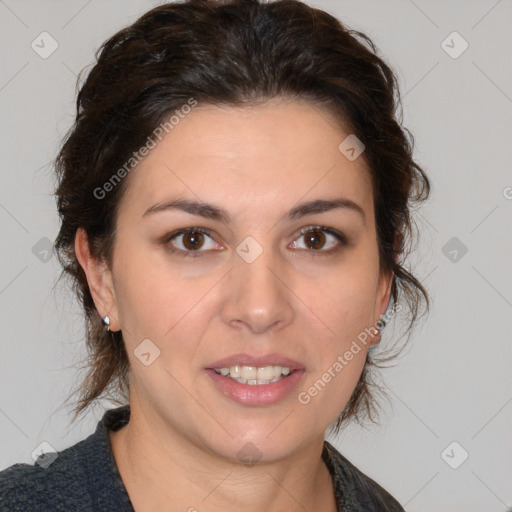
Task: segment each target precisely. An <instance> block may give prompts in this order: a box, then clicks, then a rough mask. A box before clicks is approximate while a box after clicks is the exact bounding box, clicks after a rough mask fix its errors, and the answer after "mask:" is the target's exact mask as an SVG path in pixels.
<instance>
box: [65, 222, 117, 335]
mask: <svg viewBox="0 0 512 512" xmlns="http://www.w3.org/2000/svg"><path fill="white" fill-rule="evenodd" d="M75 254H76V257H77V259H78V261H79V263H80V266H81V267H82V269H83V270H84V272H85V275H86V276H87V283H88V285H89V290H90V292H91V295H92V298H93V300H94V304H95V306H96V309H97V310H98V313H99V314H100V316H101V317H102V318H103V317H104V316H105V315H108V316H109V317H110V330H111V331H118V330H119V329H120V328H121V327H120V325H119V320H118V318H119V315H118V310H117V302H116V295H115V290H114V284H113V280H112V272H111V270H110V269H109V268H108V265H107V262H106V261H104V260H101V261H100V260H98V259H96V258H95V257H93V256H92V255H91V251H90V247H89V239H88V237H87V233H86V231H85V230H84V229H83V228H78V229H77V231H76V235H75Z"/></svg>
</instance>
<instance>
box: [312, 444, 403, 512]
mask: <svg viewBox="0 0 512 512" xmlns="http://www.w3.org/2000/svg"><path fill="white" fill-rule="evenodd" d="M322 457H323V458H324V460H325V462H326V464H327V467H328V468H329V471H330V472H331V475H332V477H333V482H334V487H335V493H336V500H337V502H338V503H340V504H341V505H342V506H343V507H344V509H345V508H346V509H347V510H353V511H354V512H355V511H357V512H359V511H360V512H371V511H375V512H377V511H378V512H404V509H403V507H402V506H401V505H400V503H399V502H398V501H397V500H396V499H395V498H394V497H393V496H391V494H390V493H389V492H387V491H386V490H385V489H384V488H383V487H381V486H380V485H379V484H378V483H377V482H375V480H372V479H371V478H370V477H369V476H367V475H365V474H364V473H363V472H362V471H361V470H359V469H358V468H357V467H356V466H354V464H352V463H351V462H350V461H349V460H348V459H347V458H345V457H344V456H343V455H342V454H341V453H340V452H339V451H338V450H336V448H335V447H334V446H333V445H332V444H330V443H329V442H328V441H325V442H324V450H323V454H322Z"/></svg>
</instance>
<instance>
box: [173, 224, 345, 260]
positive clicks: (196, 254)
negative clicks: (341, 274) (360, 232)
mask: <svg viewBox="0 0 512 512" xmlns="http://www.w3.org/2000/svg"><path fill="white" fill-rule="evenodd" d="M315 231H322V232H325V233H327V234H329V235H332V236H334V237H335V238H336V239H337V240H338V242H339V244H340V245H339V246H337V247H335V248H332V249H328V250H322V249H319V250H314V249H309V250H308V249H300V250H302V251H307V252H308V253H309V254H310V255H311V256H317V255H318V256H321V255H329V254H333V253H336V252H338V251H339V250H341V248H342V247H344V246H346V245H348V241H347V237H346V236H345V235H344V234H343V233H341V232H340V231H338V230H336V229H333V228H328V227H325V226H308V227H307V228H302V229H301V230H300V236H299V238H300V237H301V236H304V235H307V234H308V233H311V232H315ZM187 233H201V234H203V235H207V236H209V237H210V238H212V239H213V237H212V232H211V231H210V230H208V229H204V228H195V227H191V228H186V229H181V230H179V231H174V232H173V233H171V234H169V235H166V236H165V237H164V239H163V243H164V245H165V246H166V249H167V251H168V252H170V253H171V254H178V255H180V256H183V257H185V258H187V257H191V258H197V257H199V256H202V254H201V253H204V252H207V251H200V250H198V251H184V250H183V249H176V248H174V247H172V246H170V245H169V243H170V242H171V241H172V240H173V239H174V238H177V237H179V236H181V235H184V234H187Z"/></svg>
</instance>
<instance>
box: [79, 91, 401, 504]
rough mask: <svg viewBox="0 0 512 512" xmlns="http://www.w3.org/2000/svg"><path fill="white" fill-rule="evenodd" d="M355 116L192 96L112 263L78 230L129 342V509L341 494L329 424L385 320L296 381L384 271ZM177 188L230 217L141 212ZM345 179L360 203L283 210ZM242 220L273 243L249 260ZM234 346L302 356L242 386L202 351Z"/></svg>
mask: <svg viewBox="0 0 512 512" xmlns="http://www.w3.org/2000/svg"><path fill="white" fill-rule="evenodd" d="M348 134H349V132H346V131H344V130H343V129H342V128H341V127H340V126H339V125H338V124H336V123H335V121H334V119H333V118H331V117H330V115H329V114H328V113H327V112H325V111H323V110H321V109H320V108H319V107H317V106H315V107H313V106H312V105H310V104H308V103H305V102H298V101H292V100H287V101H277V100H272V101H269V102H266V103H265V104H263V105H260V106H257V107H251V108H249V107H244V108H241V107H222V108H220V107H217V106H197V107H195V108H194V109H193V110H192V112H191V113H190V114H188V115H187V116H186V117H185V118H184V119H182V120H181V121H180V122H179V124H178V125H177V126H175V127H174V129H173V130H172V131H170V132H169V134H168V135H166V136H165V138H163V139H162V141H161V142H160V143H158V145H157V146H156V147H155V148H154V149H152V150H151V151H150V153H149V155H148V156H147V157H146V159H145V160H144V161H143V162H142V163H141V164H140V165H139V166H138V168H137V169H136V170H134V171H132V173H131V174H130V176H129V178H127V179H129V183H128V184H127V185H128V186H127V190H126V192H125V194H124V196H123V198H122V200H121V203H120V208H119V212H118V218H117V233H116V240H115V245H114V252H113V261H112V265H111V266H108V265H107V264H106V263H105V262H104V261H98V260H95V259H94V258H92V257H91V255H90V253H89V250H88V243H87V236H86V234H85V232H84V231H83V230H82V229H80V230H78V232H77V237H76V241H75V250H76V254H77V256H78V259H79V261H80V264H81V265H82V267H83V268H84V270H85V272H86V274H87V278H88V282H89V286H90V289H91V293H92V295H93V298H94V301H95V304H96V307H97V309H98V312H99V313H100V315H101V316H104V315H107V314H108V315H109V316H110V318H111V329H112V330H113V331H117V330H119V329H121V330H122V332H123V338H124V342H125V345H126V347H127V353H128V356H129V359H130V367H131V372H130V407H131V419H130V422H129V424H128V425H127V426H126V427H124V428H123V429H121V430H119V431H117V432H115V433H111V442H112V449H113V453H114V457H115V460H116V463H117V465H118V467H119V470H120V473H121V476H122V478H123V481H124V483H125V486H126V488H127V490H128V493H129V495H130V498H131V499H132V503H133V505H134V507H135V509H136V510H137V512H144V511H146V510H147V511H150V510H189V509H191V507H194V508H195V509H197V510H198V511H201V510H206V509H207V510H209V511H216V510H232V509H233V504H236V505H238V508H239V509H240V510H244V511H248V512H251V511H262V510H265V511H277V510H289V511H294V510H304V509H306V510H315V509H316V510H318V509H324V510H335V502H334V497H333V484H332V479H331V477H330V474H329V472H328V470H327V467H326V466H325V464H324V462H323V461H322V459H321V452H322V446H323V440H324V434H325V431H326V429H327V428H328V426H329V425H330V424H331V423H332V422H333V421H334V420H335V419H336V418H337V416H338V415H339V414H340V412H341V411H342V409H343V407H344V406H345V405H346V403H347V402H348V400H349V398H350V396H351V394H352V392H353V390H354V388H355V386H356V384H357V381H358V379H359V377H360V375H361V372H362V369H363V366H364V362H365V358H366V352H367V348H368V346H369V345H371V344H373V343H376V342H378V341H379V337H378V335H377V336H375V337H373V338H372V339H371V340H369V343H368V345H367V346H366V347H364V346H362V350H361V351H360V352H359V353H358V354H356V355H355V356H354V358H353V359H352V360H351V361H350V362H349V363H348V364H347V365H346V366H345V367H344V368H343V371H341V372H340V373H339V374H338V375H337V376H336V377H335V378H334V379H332V381H331V382H330V383H328V384H327V385H326V386H325V388H324V389H323V390H322V391H321V392H319V393H318V395H317V396H315V397H314V398H312V399H311V401H310V402H309V403H308V404H307V405H303V404H301V403H300V402H299V401H298V399H297V396H298V394H299V392H301V391H304V390H307V389H308V388H309V387H310V386H312V385H313V383H314V382H315V381H317V380H318V379H319V378H320V377H321V375H322V374H323V373H324V372H326V371H327V370H328V368H329V367H332V365H333V363H334V362H335V361H336V359H337V357H338V356H339V355H342V354H343V353H344V352H345V351H346V350H348V349H349V348H350V345H351V343H352V342H353V340H355V339H356V337H357V335H358V334H359V333H361V332H362V331H363V330H364V329H365V328H368V327H370V326H374V325H375V323H376V322H377V320H379V318H380V316H381V315H382V314H383V313H384V312H385V310H386V308H387V305H388V303H389V298H390V289H391V280H392V275H389V274H387V273H384V272H381V271H380V268H379V258H378V246H377V239H376V227H375V217H374V208H373V192H372V187H371V181H370V174H369V171H368V169H367V167H366V164H365V161H364V159H363V158H362V157H359V158H357V159H356V160H354V161H349V160H348V159H347V158H346V157H345V156H344V155H343V154H342V153H341V152H340V151H339V149H338V146H339V144H340V143H341V142H342V141H343V140H344V139H345V138H346V136H347V135H348ZM176 197H182V198H187V199H191V200H202V201H205V202H208V203H213V204H215V205H216V206H219V207H221V208H223V209H225V210H227V211H228V212H229V213H230V214H231V216H232V221H231V223H229V224H227V223H223V222H221V221H217V220H212V219H206V218H203V217H199V216H196V215H192V214H189V213H186V212H183V211H179V210H168V211H163V212H159V213H154V214H151V215H147V216H143V214H144V212H145V211H146V210H147V209H148V208H149V207H151V206H152V205H155V204H159V203H163V202H165V201H168V200H170V199H174V198H176ZM338 197H345V198H348V199H350V200H352V201H354V202H355V203H357V204H358V205H359V206H360V207H361V208H362V209H363V211H364V217H363V216H362V215H360V214H359V213H357V212H356V211H354V210H351V209H348V208H338V209H334V210H331V211H328V212H322V213H315V214H311V215H307V216H306V217H302V218H298V219H295V220H288V219H285V218H284V216H285V214H286V213H287V212H288V211H289V210H290V209H291V208H293V207H294V206H296V205H297V204H298V203H302V202H306V201H310V200H313V199H333V198H338ZM315 225H320V226H324V227H330V228H333V229H336V230H339V231H341V232H342V233H344V234H345V235H346V237H347V238H348V245H346V246H344V245H342V244H341V243H340V242H339V241H338V240H337V239H336V238H334V237H333V236H332V235H330V234H328V233H325V232H321V233H324V234H325V236H326V238H325V242H324V244H323V245H322V241H320V242H319V243H318V246H315V245H314V244H311V243H309V245H308V237H307V236H304V235H301V234H300V230H301V229H302V228H307V227H310V226H315ZM188 227H203V228H205V229H209V230H210V231H211V233H212V237H211V238H210V237H208V236H206V235H205V237H204V239H203V245H202V246H201V247H200V249H199V250H200V251H201V254H200V255H199V256H198V257H185V256H183V255H182V254H172V253H170V252H169V250H168V248H169V247H175V248H176V249H178V250H179V249H182V250H185V249H186V248H187V247H192V244H191V243H190V238H187V237H186V236H179V237H178V238H177V239H174V240H173V241H168V242H164V241H162V240H163V238H164V237H165V235H168V234H172V233H173V232H174V231H176V230H179V229H183V228H188ZM317 234H318V233H317ZM247 236H252V237H253V238H254V239H255V240H256V241H257V242H258V243H259V245H260V246H261V248H262V250H263V252H262V253H261V255H260V256H259V257H258V258H257V259H256V260H255V261H254V262H252V263H250V264H249V263H247V262H246V261H244V260H243V259H242V258H241V257H240V256H239V255H238V254H237V252H236V248H237V246H238V245H239V244H240V243H241V242H242V241H243V240H244V239H245V238H246V237H247ZM320 240H321V239H320ZM186 242H187V245H185V243H186ZM294 242H295V243H294ZM312 245H313V248H311V246H312ZM315 247H318V248H316V249H315ZM333 247H334V248H336V247H338V248H339V250H338V251H336V252H331V253H328V252H326V251H327V250H328V249H330V248H333ZM315 250H316V252H315ZM195 254H197V252H196V253H195ZM144 339H150V340H151V341H152V343H154V344H155V345H156V346H157V347H158V348H159V350H160V356H159V357H157V358H156V359H155V360H154V362H152V364H150V365H149V366H145V365H143V364H141V362H140V361H139V360H138V359H137V357H135V355H134V350H135V349H136V347H137V346H138V345H139V344H140V343H141V341H142V340H144ZM242 352H245V353H250V354H253V355H256V356H260V355H263V354H268V353H279V354H281V355H284V356H286V357H290V358H292V359H294V360H296V361H299V362H300V363H302V364H303V365H304V366H305V373H304V375H303V376H302V379H301V381H300V382H299V384H298V386H297V388H296V389H295V390H294V391H293V392H292V393H290V394H289V395H288V396H287V397H286V398H285V399H284V400H281V401H280V402H278V403H276V404H273V405H266V406H247V405H242V404H239V403H237V402H235V401H233V400H231V399H229V398H227V397H225V396H224V395H222V394H221V393H220V392H219V391H218V390H217V388H216V387H215V386H214V385H213V384H212V382H211V380H210V378H209V377H208V376H207V375H206V374H205V373H204V368H205V367H207V366H208V365H209V364H211V363H213V362H215V361H216V360H218V359H220V358H223V357H226V356H229V355H232V354H236V353H242ZM248 442H250V443H252V444H253V445H255V446H256V447H257V449H258V451H259V453H260V456H261V458H260V459H259V461H258V463H257V464H255V465H245V464H244V463H243V462H241V461H240V460H239V458H238V456H237V452H238V451H239V450H240V449H242V448H243V447H244V446H245V445H246V443H248ZM203 500H204V501H203ZM191 510H193V509H191Z"/></svg>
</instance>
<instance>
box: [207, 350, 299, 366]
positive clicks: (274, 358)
mask: <svg viewBox="0 0 512 512" xmlns="http://www.w3.org/2000/svg"><path fill="white" fill-rule="evenodd" d="M235 365H239V366H257V367H262V366H286V367H287V368H290V370H303V369H304V365H302V364H300V363H298V362H297V361H294V360H293V359H290V358H289V357H284V356H281V355H279V354H267V355H264V356H258V357H256V356H252V355H250V354H233V355H231V356H228V357H224V358H223V359H219V360H218V361H215V362H214V363H212V364H210V365H208V366H207V367H206V368H207V369H212V370H213V369H218V368H229V367H230V366H235Z"/></svg>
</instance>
